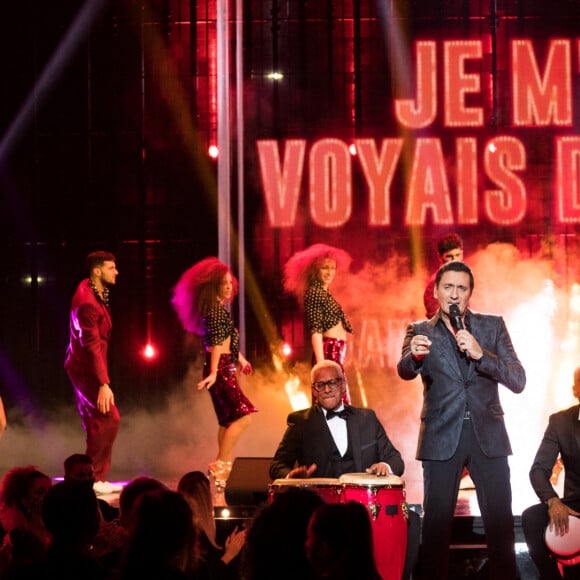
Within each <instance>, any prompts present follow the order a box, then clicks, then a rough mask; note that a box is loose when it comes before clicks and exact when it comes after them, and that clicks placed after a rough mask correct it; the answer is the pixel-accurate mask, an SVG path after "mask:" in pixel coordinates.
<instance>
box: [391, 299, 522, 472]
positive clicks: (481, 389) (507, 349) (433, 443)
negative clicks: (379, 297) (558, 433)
mask: <svg viewBox="0 0 580 580" xmlns="http://www.w3.org/2000/svg"><path fill="white" fill-rule="evenodd" d="M466 325H467V327H468V328H469V331H470V332H471V334H472V335H473V336H474V337H475V339H476V340H477V342H478V343H479V345H480V346H481V348H482V349H483V357H482V358H481V360H480V361H471V360H469V359H468V361H469V362H468V364H467V369H466V370H465V371H464V370H462V368H461V366H460V364H459V361H458V360H457V356H456V352H455V349H457V346H456V345H455V344H454V339H452V342H450V340H449V336H448V335H449V330H448V329H447V327H446V326H445V324H444V323H443V320H441V319H440V313H439V312H437V314H436V315H435V316H434V317H433V318H431V319H429V320H424V321H420V322H413V323H411V324H409V326H408V327H407V334H406V336H405V340H404V342H403V348H402V354H401V358H400V360H399V362H398V364H397V371H398V373H399V376H400V377H401V378H402V379H405V380H411V379H414V378H415V377H416V376H418V375H420V376H421V379H422V382H423V408H422V410H421V427H420V430H419V442H418V446H417V459H419V460H443V461H444V460H447V459H449V458H451V457H452V455H453V454H454V453H455V450H456V449H457V446H458V444H459V439H460V437H461V431H462V429H463V421H464V416H465V410H466V409H468V410H469V411H470V413H471V422H472V424H473V429H474V431H475V435H476V437H477V441H478V443H479V446H480V448H481V450H482V452H483V453H484V454H485V455H486V456H488V457H503V456H507V455H511V452H512V451H511V446H510V442H509V438H508V434H507V430H506V428H505V422H504V413H503V409H502V406H501V403H500V400H499V392H498V384H499V383H501V384H502V385H504V386H506V387H507V388H508V389H510V390H511V391H513V392H514V393H520V392H521V391H523V390H524V387H525V384H526V373H525V371H524V368H523V367H522V365H521V363H520V361H519V359H518V357H517V355H516V353H515V350H514V348H513V346H512V342H511V339H510V336H509V334H508V331H507V328H506V326H505V323H504V321H503V319H502V318H501V317H500V316H492V315H489V314H479V313H475V312H471V311H470V310H468V311H467V314H466ZM417 334H422V335H425V336H428V337H429V339H430V340H431V343H432V344H431V346H430V353H429V354H428V355H426V356H425V357H424V358H423V359H421V360H419V361H417V360H414V359H413V357H412V356H411V346H410V342H411V339H412V338H413V336H414V335H417Z"/></svg>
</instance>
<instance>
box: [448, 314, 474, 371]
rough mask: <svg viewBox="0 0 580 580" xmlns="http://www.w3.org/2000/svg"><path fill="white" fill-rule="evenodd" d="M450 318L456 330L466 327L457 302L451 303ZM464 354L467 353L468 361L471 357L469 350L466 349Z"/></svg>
mask: <svg viewBox="0 0 580 580" xmlns="http://www.w3.org/2000/svg"><path fill="white" fill-rule="evenodd" d="M449 319H450V320H451V324H452V325H453V328H455V330H456V331H457V330H463V329H464V328H465V327H464V326H463V321H462V320H461V314H460V313H459V306H457V304H451V305H450V306H449ZM463 354H464V355H465V357H466V358H467V360H468V361H469V360H470V359H471V356H470V354H469V352H467V351H466V350H464V351H463Z"/></svg>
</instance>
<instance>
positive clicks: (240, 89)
mask: <svg viewBox="0 0 580 580" xmlns="http://www.w3.org/2000/svg"><path fill="white" fill-rule="evenodd" d="M243 34H244V6H243V0H236V126H237V170H238V278H239V295H238V296H239V297H238V309H239V319H238V323H239V329H240V350H241V351H242V352H243V353H245V352H246V272H245V267H246V248H245V220H244V214H245V207H244V194H245V188H244V51H243V39H244V37H243Z"/></svg>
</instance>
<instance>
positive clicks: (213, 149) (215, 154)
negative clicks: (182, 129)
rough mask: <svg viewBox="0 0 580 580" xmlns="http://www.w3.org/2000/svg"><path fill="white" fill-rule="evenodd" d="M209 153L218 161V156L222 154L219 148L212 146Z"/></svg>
mask: <svg viewBox="0 0 580 580" xmlns="http://www.w3.org/2000/svg"><path fill="white" fill-rule="evenodd" d="M207 152H208V155H209V156H210V157H211V158H212V159H217V158H218V155H219V154H220V150H219V149H218V148H217V145H210V146H209V149H208V150H207Z"/></svg>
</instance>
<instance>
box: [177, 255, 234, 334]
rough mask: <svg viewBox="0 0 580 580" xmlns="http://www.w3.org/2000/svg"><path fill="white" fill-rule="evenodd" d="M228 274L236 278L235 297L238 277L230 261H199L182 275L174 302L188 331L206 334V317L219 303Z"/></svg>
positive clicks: (207, 259) (215, 259)
mask: <svg viewBox="0 0 580 580" xmlns="http://www.w3.org/2000/svg"><path fill="white" fill-rule="evenodd" d="M226 274H230V275H231V277H232V285H233V295H234V296H235V295H236V294H237V293H238V280H237V278H236V277H235V276H234V275H233V274H232V271H231V270H230V268H229V267H228V266H227V264H224V263H223V262H221V261H220V260H218V259H217V258H215V257H210V258H205V259H203V260H201V261H200V262H197V263H196V264H194V265H193V266H192V267H191V268H189V269H188V270H186V271H185V272H184V273H183V274H182V275H181V278H179V280H178V282H177V284H176V285H175V286H174V288H173V297H172V298H171V304H172V305H173V308H174V310H175V312H176V314H177V317H178V318H179V321H180V322H181V324H182V325H183V328H184V329H185V330H187V331H188V332H194V333H196V334H199V335H202V334H203V327H202V319H203V317H204V316H205V315H206V314H207V313H208V312H209V310H210V308H211V307H212V306H213V305H214V304H215V302H216V299H217V297H218V293H219V286H220V284H221V282H222V280H223V279H224V276H225V275H226Z"/></svg>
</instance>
